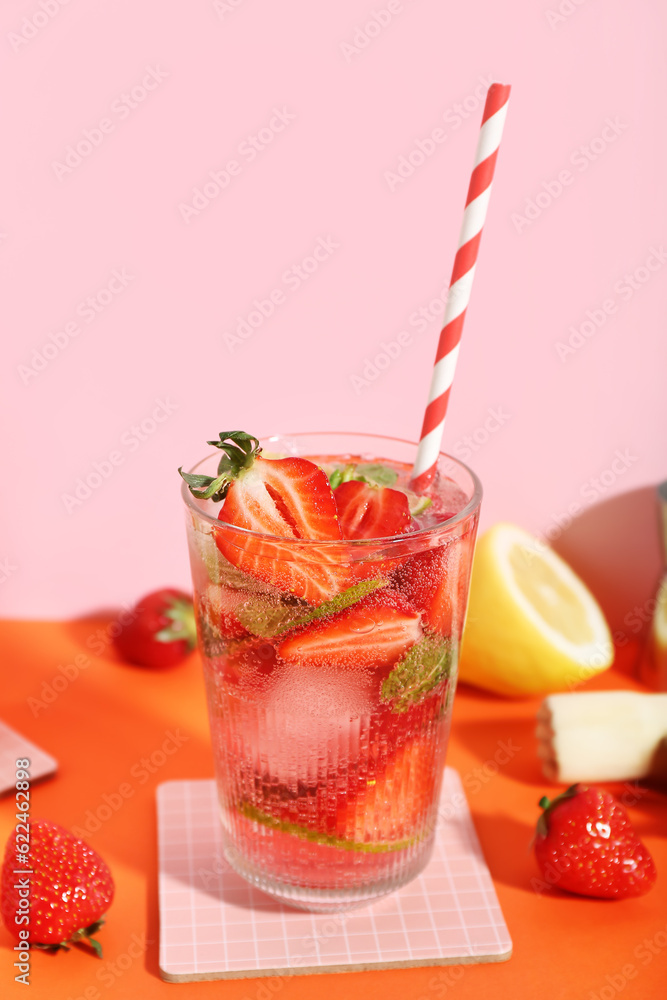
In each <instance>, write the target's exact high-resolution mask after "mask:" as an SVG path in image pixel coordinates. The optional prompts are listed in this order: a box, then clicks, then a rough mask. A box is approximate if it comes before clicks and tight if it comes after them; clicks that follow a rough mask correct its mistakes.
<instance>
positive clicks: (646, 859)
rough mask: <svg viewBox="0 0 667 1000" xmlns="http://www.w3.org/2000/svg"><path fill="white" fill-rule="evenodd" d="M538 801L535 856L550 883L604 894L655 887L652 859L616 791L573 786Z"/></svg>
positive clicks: (634, 892)
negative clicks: (617, 798) (550, 797)
mask: <svg viewBox="0 0 667 1000" xmlns="http://www.w3.org/2000/svg"><path fill="white" fill-rule="evenodd" d="M539 805H540V806H541V807H542V809H543V810H544V812H543V813H542V815H541V816H540V818H539V820H538V822H537V833H536V836H535V857H536V858H537V863H538V865H539V868H540V871H541V872H542V876H543V877H544V879H545V880H546V881H548V882H549V883H550V884H552V885H556V886H558V888H559V889H567V890H568V892H575V893H578V894H579V895H581V896H596V897H599V898H601V899H626V898H627V897H629V896H643V895H644V893H646V892H648V891H649V889H651V888H652V886H653V884H654V882H655V879H656V871H655V865H654V863H653V858H652V857H651V855H650V854H649V852H648V851H647V849H646V848H645V847H644V845H643V844H642V842H641V840H640V839H639V837H638V836H637V834H636V833H635V831H634V829H633V827H632V825H631V823H630V820H629V818H628V814H627V813H626V811H625V809H624V808H623V806H622V805H621V804H620V803H619V802H617V801H616V799H615V798H614V797H613V795H610V794H609V793H608V792H604V791H602V790H601V789H600V788H587V787H586V786H585V785H572V787H571V788H568V789H567V791H566V792H563V794H562V795H559V796H558V798H555V799H554V800H553V802H549V799H547V798H546V797H545V798H542V799H540V802H539Z"/></svg>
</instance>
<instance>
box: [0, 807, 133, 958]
mask: <svg viewBox="0 0 667 1000" xmlns="http://www.w3.org/2000/svg"><path fill="white" fill-rule="evenodd" d="M28 826H29V830H30V836H29V848H30V851H29V854H23V853H21V852H20V851H17V843H16V840H17V834H16V832H14V833H13V834H12V835H11V837H10V838H9V840H8V841H7V847H6V848H5V859H4V863H3V866H2V889H1V892H2V919H3V921H4V924H5V926H6V928H7V930H8V931H9V932H10V934H12V935H13V936H14V937H15V938H17V939H18V937H19V931H20V930H24V931H25V930H27V931H28V933H29V937H28V940H29V941H30V943H31V944H32V945H42V946H44V947H49V948H53V949H54V950H55V949H57V948H64V949H65V950H67V946H68V944H75V943H76V942H78V941H81V942H85V943H86V944H89V945H90V946H91V948H93V950H94V951H95V953H96V954H97V955H99V956H101V955H102V948H101V946H100V944H99V942H98V941H96V940H95V939H94V938H93V937H92V935H93V934H95V933H96V932H97V931H98V930H99V928H100V927H101V926H102V923H103V921H102V919H101V918H102V917H103V916H104V914H105V913H106V911H107V910H108V909H109V906H110V905H111V901H112V899H113V895H114V882H113V878H112V877H111V872H110V871H109V869H108V868H107V866H106V864H105V863H104V861H103V860H102V858H101V857H100V856H99V854H98V853H97V852H96V851H94V850H93V849H92V847H89V846H88V844H86V843H84V841H83V840H78V839H77V838H76V837H75V836H74V834H72V833H70V832H69V830H65V829H64V827H62V826H58V825H57V824H56V823H50V822H49V821H48V820H43V819H38V820H33V821H31V822H30V823H29V824H28ZM19 837H20V846H22V845H23V844H25V842H26V840H25V835H24V834H22V833H21V834H19ZM24 870H25V872H26V874H24V873H23V872H24Z"/></svg>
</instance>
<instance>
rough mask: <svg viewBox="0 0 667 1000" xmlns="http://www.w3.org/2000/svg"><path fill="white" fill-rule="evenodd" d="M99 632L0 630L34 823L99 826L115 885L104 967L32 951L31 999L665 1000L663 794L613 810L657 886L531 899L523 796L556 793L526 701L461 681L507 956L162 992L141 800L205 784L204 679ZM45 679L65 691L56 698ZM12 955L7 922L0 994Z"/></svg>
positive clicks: (62, 626) (46, 626)
mask: <svg viewBox="0 0 667 1000" xmlns="http://www.w3.org/2000/svg"><path fill="white" fill-rule="evenodd" d="M107 624H108V622H104V621H98V622H95V621H85V622H76V623H35V622H6V623H4V624H0V642H1V650H2V662H3V691H2V695H3V696H2V709H1V710H0V716H1V717H2V718H3V719H4V720H5V721H6V722H7V723H8V724H9V725H11V726H12V727H14V728H15V729H18V730H19V731H20V732H21V733H23V734H24V735H25V736H27V737H29V738H30V739H32V740H34V741H35V742H36V743H38V744H39V745H40V746H42V747H43V748H44V749H45V750H47V751H49V752H50V753H51V754H53V755H54V756H55V757H56V758H57V759H58V761H59V762H60V769H59V771H58V774H57V776H56V777H55V778H50V779H46V780H44V781H43V782H41V783H37V784H35V786H34V789H33V795H32V815H33V818H37V817H45V818H49V819H52V820H54V821H56V822H59V823H61V824H63V825H64V826H67V827H74V826H78V827H86V825H88V828H89V829H93V828H94V827H95V826H96V825H99V828H98V829H95V832H91V834H90V836H89V838H88V839H89V841H90V843H91V844H92V845H93V846H94V847H95V848H97V849H98V850H99V851H100V853H101V854H102V856H103V857H104V858H105V859H106V861H107V862H108V864H109V865H110V867H111V869H112V871H113V874H114V877H115V879H116V886H117V894H116V899H115V902H114V904H113V906H112V908H111V910H110V912H109V917H108V923H107V925H106V927H105V928H104V929H103V931H102V932H101V933H100V940H101V941H102V943H103V946H104V958H103V959H102V960H101V961H99V960H97V959H95V958H94V957H91V956H89V955H88V954H84V953H83V952H82V951H80V950H76V949H74V950H72V951H71V952H69V953H68V954H65V953H60V954H58V955H48V954H42V953H36V954H34V955H33V957H32V965H31V975H30V979H31V984H30V985H31V990H30V993H29V994H27V995H28V996H29V997H30V998H31V1000H42V998H43V1000H68V998H71V1000H77V998H82V997H85V998H86V1000H101V998H106V997H113V998H114V1000H116V998H120V997H129V998H136V1000H139V998H142V1000H143V998H146V1000H149V998H153V997H166V996H171V997H183V998H186V997H195V996H196V997H199V998H201V1000H205V998H207V997H213V996H216V997H219V996H223V995H224V996H225V997H228V998H230V1000H234V998H241V997H243V998H251V1000H262V998H265V1000H267V998H268V997H272V998H273V997H277V998H279V1000H300V998H306V997H312V996H313V994H314V993H315V991H317V995H318V996H319V997H321V998H323V1000H327V998H330V997H339V996H341V995H345V996H346V997H348V998H349V1000H354V998H357V997H358V998H363V1000H370V998H373V997H378V998H380V997H381V998H382V1000H393V998H396V1000H399V998H400V1000H412V998H414V1000H418V998H432V1000H437V998H440V997H443V996H447V997H449V996H454V997H456V998H457V1000H466V998H482V997H483V998H484V1000H488V997H491V996H493V997H501V998H510V997H511V998H517V997H525V998H530V1000H533V998H535V997H540V996H541V997H545V998H547V1000H556V998H568V1000H569V998H577V1000H579V998H581V1000H591V998H600V1000H611V998H612V997H614V996H616V994H617V993H622V996H623V1000H629V998H635V997H636V998H642V1000H647V998H654V997H655V998H658V997H663V996H665V995H667V986H666V985H665V984H666V982H667V796H662V795H661V794H660V793H658V792H655V791H649V790H645V789H642V788H640V789H636V788H635V789H632V788H631V789H630V790H629V792H628V795H626V801H627V800H628V798H630V799H636V804H635V805H634V806H633V807H632V808H631V810H630V812H631V816H632V819H633V821H634V823H635V825H636V827H637V829H638V831H639V832H640V835H641V836H642V838H643V839H644V840H645V842H646V843H647V845H648V846H649V848H650V850H651V851H652V853H653V856H654V858H655V861H656V865H657V867H658V871H659V876H660V877H659V882H658V885H657V886H656V887H655V889H654V890H653V891H652V892H651V893H650V894H649V895H648V896H646V897H644V898H643V899H638V900H628V901H625V902H622V903H614V902H604V901H595V900H588V899H583V898H582V899H580V898H574V897H571V896H567V895H565V894H560V893H558V892H549V893H543V894H537V893H536V892H535V891H534V890H533V889H532V888H531V886H530V879H531V877H533V876H534V875H536V874H537V872H536V869H535V868H534V863H533V860H532V856H531V854H530V852H529V846H528V845H529V843H530V839H531V836H532V829H533V825H534V822H535V820H536V817H537V813H538V810H537V806H536V803H537V801H538V799H539V798H540V796H541V794H542V793H547V794H549V793H550V791H552V789H550V788H549V785H548V783H547V782H545V781H544V779H543V778H542V777H541V775H540V769H539V764H538V760H537V757H536V754H535V740H534V736H533V728H534V715H535V711H536V707H537V702H536V701H526V702H518V701H506V700H500V699H496V698H492V697H486V696H484V695H482V694H480V693H476V692H473V691H472V690H471V689H465V688H463V687H462V688H461V689H460V690H459V693H458V694H457V697H456V704H455V711H454V726H453V734H452V741H451V746H450V751H449V758H448V762H449V763H450V764H452V765H453V766H454V767H456V768H457V769H458V771H459V772H460V774H461V776H462V777H463V780H464V784H465V786H466V789H467V794H468V801H469V803H470V807H471V810H472V814H473V818H474V821H475V825H476V827H477V831H478V833H479V836H480V840H481V843H482V847H483V850H484V853H485V855H486V858H487V861H488V864H489V867H490V870H491V874H492V876H493V879H494V882H495V885H496V889H497V892H498V896H499V899H500V904H501V906H502V909H503V912H504V914H505V918H506V920H507V924H508V926H509V929H510V933H511V935H512V937H513V940H514V955H513V957H512V958H511V959H510V961H509V962H506V963H503V964H488V965H472V966H462V967H459V968H458V969H457V970H454V972H453V973H452V971H451V970H449V971H448V970H447V969H446V968H441V969H428V968H420V969H405V970H403V969H402V970H388V971H384V972H364V973H350V974H347V975H328V976H318V977H311V976H292V977H289V978H286V979H284V980H283V981H282V982H281V984H280V985H279V988H278V989H277V990H276V991H275V992H272V993H269V992H267V991H266V987H264V991H262V986H263V981H262V980H261V979H247V980H236V981H228V982H222V983H221V982H210V983H188V984H181V985H170V984H167V983H164V982H162V981H161V979H160V977H159V973H158V934H159V929H158V906H157V872H156V819H155V796H154V789H155V786H156V785H157V784H159V783H160V782H162V781H166V780H169V779H178V778H205V777H210V776H211V775H212V766H211V754H210V746H209V739H208V727H207V719H206V709H205V702H204V690H203V683H202V678H201V668H200V664H199V660H198V656H197V654H193V656H192V657H191V658H190V660H189V661H188V662H187V663H186V664H185V665H183V666H181V667H179V668H176V669H173V670H171V671H168V672H164V673H158V672H150V671H144V670H141V669H138V668H133V667H130V666H126V665H125V664H123V663H121V662H119V660H118V659H117V657H116V656H115V655H114V653H113V650H112V648H111V647H110V645H109V644H108V641H107V638H108V636H107V633H106V632H105V627H106V626H107ZM91 637H92V638H91ZM77 657H78V659H76V658H77ZM61 667H65V672H64V673H63V672H62V671H61V669H60V668H61ZM67 675H69V676H67ZM56 677H65V680H64V681H59V682H57V683H56V685H55V689H54V685H53V681H54V678H56ZM597 686H599V687H603V686H604V687H619V686H622V687H632V686H635V685H634V684H633V682H632V681H630V680H628V679H627V677H626V676H624V675H623V674H620V673H610V674H608V675H606V677H605V678H604V679H603V680H602V681H598V683H597ZM56 689H59V690H56ZM31 699H32V700H31ZM170 734H171V735H172V738H173V737H175V741H176V743H179V744H180V745H179V746H178V749H177V752H175V753H172V754H171V755H166V754H162V753H156V751H159V750H160V747H161V746H162V744H163V742H164V741H165V740H166V739H167V738H168V736H169V735H170ZM169 748H170V749H172V748H173V743H172V744H169ZM503 748H504V749H503ZM508 748H509V752H508ZM152 755H155V756H154V757H153V760H151V756H152ZM507 758H509V760H507ZM502 761H507V762H506V763H500V762H502ZM125 783H127V784H129V785H130V786H131V794H128V793H127V789H126V790H125V795H126V797H125V798H123V796H122V795H121V796H119V795H117V794H114V793H117V792H118V789H119V787H120V786H121V785H123V784H125ZM614 790H615V791H617V792H618V791H619V789H618V788H617V789H614ZM620 791H623V790H622V789H620ZM626 791H628V790H626ZM105 797H106V798H105ZM119 799H122V804H121V805H120V806H119V804H118V800H119ZM108 802H111V803H112V804H114V805H115V809H114V811H113V813H112V815H111V816H110V817H108V810H104V809H102V810H101V815H102V816H103V817H108V818H105V820H104V822H102V823H99V821H98V824H96V822H95V814H96V813H97V811H98V809H99V808H100V806H103V805H104V804H105V803H108ZM13 825H14V802H13V796H12V795H11V794H9V795H7V796H5V797H4V798H3V799H2V801H1V802H0V838H1V840H2V842H3V843H4V842H5V841H6V839H7V837H8V836H9V834H10V832H11V830H12V828H13ZM12 944H13V942H12V940H11V939H10V937H9V935H8V933H7V932H6V931H5V929H4V928H3V929H2V930H1V931H0V996H2V997H5V996H14V995H18V992H17V991H22V990H23V987H22V986H21V985H20V984H16V983H14V981H13V977H14V974H15V970H14V969H13V966H12V963H13V961H14V957H13V953H12V951H11V947H12ZM273 985H274V986H276V984H275V983H274V984H273Z"/></svg>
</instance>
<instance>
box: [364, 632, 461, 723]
mask: <svg viewBox="0 0 667 1000" xmlns="http://www.w3.org/2000/svg"><path fill="white" fill-rule="evenodd" d="M452 665H453V650H452V645H451V643H450V641H449V640H448V639H443V638H442V636H439V635H434V634H427V635H425V636H424V638H423V639H422V640H421V642H418V643H415V645H414V646H412V647H411V648H410V649H409V650H408V652H407V653H406V654H405V656H404V657H403V659H402V660H399V662H398V663H397V664H396V665H395V667H394V669H393V670H392V672H391V673H390V674H389V676H388V677H387V678H386V679H385V680H384V682H383V684H382V688H381V691H380V696H381V698H382V700H383V701H391V702H393V704H392V706H391V708H392V711H393V712H405V711H406V709H408V708H410V706H411V705H416V704H417V703H418V702H419V701H421V700H422V698H423V697H424V695H425V694H428V692H429V691H432V690H433V689H434V688H435V687H437V686H438V684H440V682H441V681H443V680H444V679H445V678H446V677H448V676H449V674H450V672H451V669H452Z"/></svg>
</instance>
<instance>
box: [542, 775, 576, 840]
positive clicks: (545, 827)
mask: <svg viewBox="0 0 667 1000" xmlns="http://www.w3.org/2000/svg"><path fill="white" fill-rule="evenodd" d="M582 791H585V789H584V786H583V785H570V787H569V788H566V789H565V791H564V792H561V794H560V795H557V796H556V798H555V799H551V800H549V799H548V798H547V796H546V795H543V796H542V798H541V799H540V801H539V802H538V803H537V804H538V806H539V807H540V809H542V810H543V812H542V814H541V816H540V818H539V819H538V821H537V836H538V837H546V836H547V834H548V833H549V820H550V818H551V813H552V811H553V810H554V809H555V808H557V806H558V805H560V803H561V802H566V801H567V800H568V799H573V798H574V797H575V796H576V795H579V793H580V792H582Z"/></svg>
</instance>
